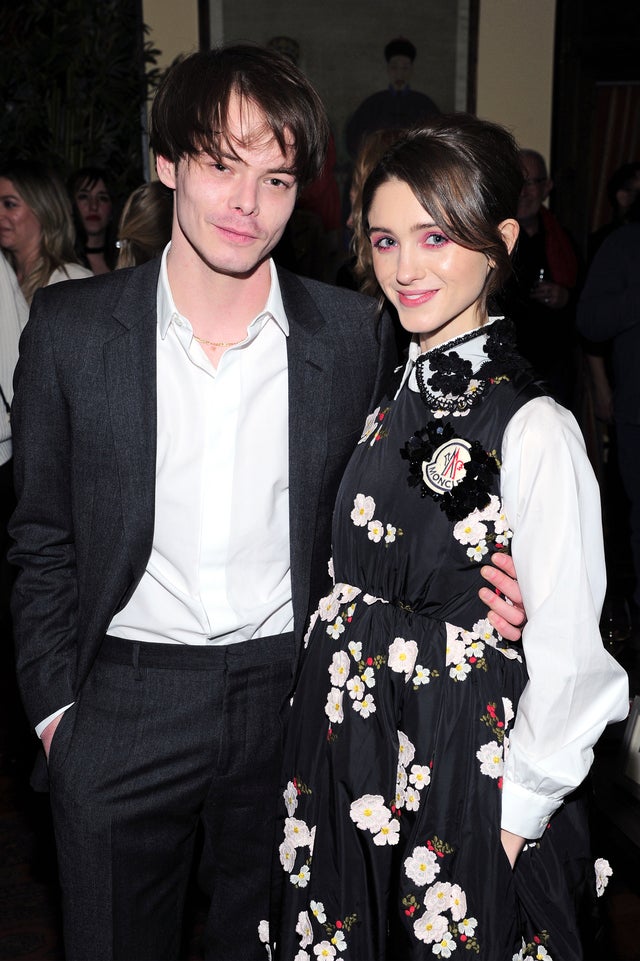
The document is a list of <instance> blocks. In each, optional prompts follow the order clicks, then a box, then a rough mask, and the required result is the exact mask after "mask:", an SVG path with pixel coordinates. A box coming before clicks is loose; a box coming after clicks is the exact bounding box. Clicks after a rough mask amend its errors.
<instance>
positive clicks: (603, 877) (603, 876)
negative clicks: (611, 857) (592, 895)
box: [594, 858, 613, 898]
mask: <svg viewBox="0 0 640 961" xmlns="http://www.w3.org/2000/svg"><path fill="white" fill-rule="evenodd" d="M594 869H595V872H596V894H597V895H598V897H599V898H601V897H602V895H603V894H604V890H605V888H606V886H607V884H608V883H609V878H610V877H611V875H612V874H613V870H612V869H611V865H610V864H609V862H608V861H607V860H606V859H605V858H598V859H597V860H596V862H595V864H594Z"/></svg>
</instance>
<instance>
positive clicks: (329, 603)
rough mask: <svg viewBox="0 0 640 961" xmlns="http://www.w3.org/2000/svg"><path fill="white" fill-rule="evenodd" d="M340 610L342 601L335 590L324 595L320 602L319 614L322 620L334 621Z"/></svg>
mask: <svg viewBox="0 0 640 961" xmlns="http://www.w3.org/2000/svg"><path fill="white" fill-rule="evenodd" d="M339 610H340V601H339V600H338V598H337V597H336V596H335V593H334V591H332V592H331V594H328V595H327V596H326V597H323V598H322V600H321V601H320V603H319V604H318V614H319V616H320V620H321V621H332V620H333V619H334V618H335V616H336V614H337V613H338V611H339Z"/></svg>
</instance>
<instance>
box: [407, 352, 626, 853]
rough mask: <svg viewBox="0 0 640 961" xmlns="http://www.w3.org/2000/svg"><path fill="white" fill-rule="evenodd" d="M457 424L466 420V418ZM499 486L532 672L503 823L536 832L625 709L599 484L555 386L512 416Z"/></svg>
mask: <svg viewBox="0 0 640 961" xmlns="http://www.w3.org/2000/svg"><path fill="white" fill-rule="evenodd" d="M483 344H484V338H483V337H478V338H476V339H473V340H470V341H468V342H466V343H464V344H461V345H459V346H458V347H456V352H457V353H458V354H459V355H460V356H461V357H463V358H465V359H467V360H469V361H470V362H471V364H472V366H473V369H474V371H477V370H478V368H479V367H480V366H481V364H483V363H484V362H485V361H486V360H487V355H486V354H485V353H484V352H483V349H482V348H483ZM420 353H421V351H420V348H419V346H418V344H417V343H415V342H413V343H412V344H411V345H410V348H409V363H408V365H407V371H406V373H405V379H407V377H408V378H409V388H410V389H412V390H417V389H418V387H417V383H416V378H415V368H414V362H415V359H416V357H418V356H419V354H420ZM425 376H426V377H428V370H427V369H425ZM456 420H458V419H457V418H456ZM458 424H459V427H460V430H462V431H464V417H462V418H460V419H459V420H458ZM500 489H501V497H502V504H503V508H504V512H505V514H506V517H507V518H508V520H509V524H510V527H511V529H512V530H513V539H512V542H511V554H512V556H513V560H514V563H515V567H516V572H517V576H518V583H519V585H520V589H521V591H522V597H523V601H524V607H525V610H526V612H527V624H526V626H525V628H524V631H523V635H522V644H523V647H524V652H525V658H526V663H527V670H528V673H529V681H528V683H527V685H526V687H525V689H524V692H523V694H522V697H521V698H520V703H519V706H518V710H517V713H516V719H515V722H514V727H513V730H512V732H511V734H510V737H509V748H508V753H507V757H506V761H505V768H504V778H503V788H502V827H503V828H505V829H506V830H508V831H511V832H513V833H514V834H519V835H521V836H522V837H525V838H531V839H533V838H538V837H540V836H541V834H542V833H543V831H544V829H545V827H546V825H547V823H548V821H549V818H550V817H551V815H552V814H553V812H554V811H556V810H557V809H558V808H559V807H560V805H561V804H562V799H563V797H565V796H566V795H567V794H569V793H570V792H571V791H572V790H573V789H574V788H576V787H577V786H578V785H579V784H580V783H581V782H582V781H583V780H584V778H585V777H586V775H587V773H588V771H589V768H590V766H591V762H592V759H593V746H594V744H595V742H596V741H597V740H598V738H599V737H600V735H601V733H602V731H603V730H604V728H605V726H606V725H607V724H608V723H611V722H614V721H621V720H623V719H624V718H625V717H626V715H627V713H628V710H629V691H628V679H627V675H626V673H625V671H624V670H623V669H622V668H621V667H620V665H619V664H618V663H617V662H616V661H615V660H614V659H613V658H612V657H611V655H610V654H609V653H608V652H607V651H606V650H605V648H604V646H603V644H602V639H601V637H600V630H599V619H600V612H601V608H602V603H603V600H604V594H605V589H606V568H605V560H604V546H603V539H602V514H601V507H600V493H599V489H598V484H597V482H596V479H595V476H594V474H593V471H592V469H591V465H590V463H589V460H588V458H587V455H586V451H585V447H584V441H583V439H582V434H581V432H580V428H579V427H578V424H577V423H576V420H575V418H574V417H573V414H571V413H570V412H569V411H568V410H566V409H565V408H564V407H561V406H560V405H558V404H557V403H556V402H555V401H554V400H552V399H551V398H550V397H539V398H536V399H534V400H531V401H529V402H528V403H526V404H524V405H523V406H522V407H521V408H520V410H518V412H517V413H516V414H514V416H513V417H512V418H511V420H510V421H509V423H508V425H507V428H506V430H505V432H504V436H503V442H502V467H501V471H500Z"/></svg>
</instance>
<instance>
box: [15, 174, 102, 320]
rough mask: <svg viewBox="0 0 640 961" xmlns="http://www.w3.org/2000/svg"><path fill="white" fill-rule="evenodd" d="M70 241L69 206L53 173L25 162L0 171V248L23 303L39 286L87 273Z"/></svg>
mask: <svg viewBox="0 0 640 961" xmlns="http://www.w3.org/2000/svg"><path fill="white" fill-rule="evenodd" d="M73 242H74V230H73V220H72V216H71V204H70V203H69V198H68V197H67V193H66V191H65V189H64V184H63V183H62V181H61V180H60V178H59V177H58V175H57V174H56V173H54V171H52V170H49V169H48V168H47V167H45V166H43V165H42V164H39V163H35V162H29V161H26V160H22V161H17V162H16V163H14V164H11V165H8V166H6V167H4V168H2V169H0V247H1V248H2V250H3V251H4V253H5V254H6V255H7V258H8V260H9V262H10V264H11V266H12V267H13V269H14V270H15V272H16V276H17V278H18V283H19V284H20V288H21V290H22V293H23V294H24V297H25V300H26V301H27V303H29V304H30V303H31V299H32V297H33V295H34V293H35V291H36V290H37V289H38V287H46V286H47V285H48V284H56V283H58V282H59V281H61V280H74V279H76V278H79V277H90V276H91V271H90V270H87V269H86V268H85V267H82V266H81V265H80V264H79V263H78V259H77V257H76V254H75V251H74V248H73Z"/></svg>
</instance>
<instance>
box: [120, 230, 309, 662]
mask: <svg viewBox="0 0 640 961" xmlns="http://www.w3.org/2000/svg"><path fill="white" fill-rule="evenodd" d="M167 250H168V248H167ZM166 256H167V251H166V250H165V253H164V256H163V259H162V266H161V270H160V277H159V282H158V300H157V306H158V334H157V362H158V376H157V385H158V400H157V404H158V428H157V435H158V446H157V457H156V491H155V495H156V497H155V502H156V506H155V526H154V535H153V548H152V551H151V556H150V557H149V561H148V563H147V567H146V570H145V573H144V574H143V576H142V579H141V581H140V583H139V584H138V586H137V588H136V590H135V592H134V593H133V595H132V597H131V598H130V600H129V602H128V603H127V605H126V606H125V607H124V608H123V609H122V610H121V611H119V613H118V614H116V615H115V617H114V618H113V620H112V622H111V624H110V626H109V634H112V635H114V636H116V637H123V638H129V639H131V640H138V641H157V642H164V643H174V644H176V643H179V644H230V643H238V642H241V641H246V640H249V639H250V638H260V637H266V636H268V635H271V634H280V633H283V632H286V631H290V630H292V629H293V607H292V601H291V576H290V552H289V441H288V438H289V430H288V382H287V347H286V338H287V335H288V333H289V326H288V322H287V318H286V315H285V311H284V306H283V303H282V297H281V294H280V287H279V283H278V276H277V272H276V270H275V267H274V265H273V263H271V289H270V293H269V297H268V299H267V303H266V305H265V308H264V310H263V311H261V313H260V314H259V315H258V316H257V317H256V318H255V319H254V320H253V321H252V322H251V324H250V325H249V329H248V333H247V338H246V340H244V341H243V342H242V343H241V344H239V345H238V346H235V347H230V348H228V349H227V350H226V352H225V353H224V354H223V356H222V357H221V359H220V361H219V363H218V367H217V368H215V367H214V366H213V365H212V364H211V362H210V361H209V359H208V358H207V356H206V354H205V352H204V350H203V348H202V347H201V346H200V344H198V342H197V341H196V340H195V339H194V337H193V331H192V328H191V324H190V323H189V320H188V319H187V318H186V317H183V316H182V315H181V314H180V313H179V312H178V311H177V309H176V307H175V304H174V301H173V297H172V295H171V289H170V286H169V281H168V276H167V267H166ZM211 309H212V311H213V312H215V309H216V308H215V304H212V305H211Z"/></svg>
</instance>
